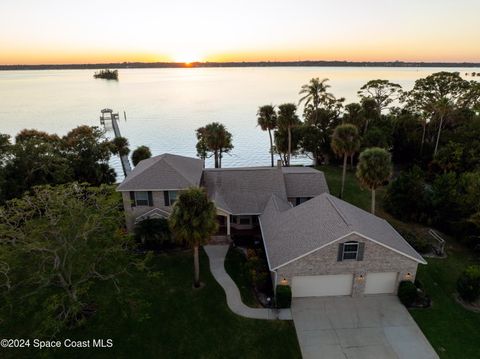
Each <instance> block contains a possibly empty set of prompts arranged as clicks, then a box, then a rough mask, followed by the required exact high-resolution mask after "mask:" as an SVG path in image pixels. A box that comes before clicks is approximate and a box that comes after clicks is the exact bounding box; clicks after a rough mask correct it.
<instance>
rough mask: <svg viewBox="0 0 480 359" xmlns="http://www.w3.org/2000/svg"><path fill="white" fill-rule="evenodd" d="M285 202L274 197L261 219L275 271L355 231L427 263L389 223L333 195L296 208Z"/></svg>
mask: <svg viewBox="0 0 480 359" xmlns="http://www.w3.org/2000/svg"><path fill="white" fill-rule="evenodd" d="M281 201H282V199H280V198H275V197H272V198H271V199H270V200H269V201H268V203H267V205H266V207H265V210H264V212H263V214H262V215H261V216H260V224H261V228H262V234H263V239H264V243H265V249H266V252H267V257H268V261H269V265H270V268H271V269H275V268H277V267H279V266H282V265H284V264H286V263H287V262H290V261H293V260H295V259H297V258H298V257H301V256H303V255H305V254H307V253H310V252H312V251H314V250H316V249H318V248H320V247H323V246H324V245H327V244H329V243H331V242H333V241H335V240H336V239H339V238H340V237H344V236H346V235H348V234H350V233H354V232H355V233H358V234H360V235H363V236H365V237H368V238H370V239H372V240H374V241H376V242H378V243H380V244H381V245H384V246H386V247H388V248H390V249H393V250H395V251H397V252H399V253H401V254H403V255H405V256H407V257H409V258H411V259H413V260H415V261H417V262H420V263H426V262H425V260H424V259H423V258H422V257H421V256H420V255H419V254H418V253H417V252H416V251H415V250H414V249H413V248H412V247H411V246H410V245H409V244H408V243H407V242H406V241H405V239H404V238H403V237H402V236H401V235H400V234H399V233H398V232H397V231H396V230H395V229H394V228H393V227H392V226H391V225H390V224H389V223H388V222H387V221H385V220H384V219H382V218H379V217H376V216H374V215H372V214H371V213H368V212H366V211H364V210H362V209H360V208H358V207H355V206H353V205H351V204H349V203H347V202H345V201H342V200H340V199H338V198H336V197H334V196H332V195H330V194H327V193H324V194H322V195H320V196H317V197H315V198H313V199H311V200H309V201H307V202H305V203H303V204H301V205H299V206H297V207H293V208H288V207H287V206H286V204H285V203H284V204H279V202H281Z"/></svg>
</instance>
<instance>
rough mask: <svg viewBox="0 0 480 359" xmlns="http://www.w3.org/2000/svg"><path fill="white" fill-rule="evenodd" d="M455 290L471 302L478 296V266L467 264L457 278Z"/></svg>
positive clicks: (479, 284)
mask: <svg viewBox="0 0 480 359" xmlns="http://www.w3.org/2000/svg"><path fill="white" fill-rule="evenodd" d="M457 292H458V294H459V295H460V297H461V298H462V299H463V300H465V301H467V302H469V303H471V302H474V301H476V300H477V299H478V297H479V296H480V266H478V265H474V266H469V267H467V269H465V271H464V272H463V273H462V274H461V275H460V278H458V280H457Z"/></svg>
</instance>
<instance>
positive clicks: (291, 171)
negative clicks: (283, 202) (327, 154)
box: [282, 167, 329, 197]
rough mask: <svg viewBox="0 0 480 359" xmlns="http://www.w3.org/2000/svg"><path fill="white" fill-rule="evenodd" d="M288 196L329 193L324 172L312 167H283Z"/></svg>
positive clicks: (311, 195) (312, 195)
mask: <svg viewBox="0 0 480 359" xmlns="http://www.w3.org/2000/svg"><path fill="white" fill-rule="evenodd" d="M282 172H283V174H284V177H285V185H286V187H287V197H316V196H318V195H320V194H322V193H325V192H326V193H329V191H328V185H327V181H326V180H325V175H324V174H323V172H320V171H317V170H316V169H313V168H311V167H283V168H282Z"/></svg>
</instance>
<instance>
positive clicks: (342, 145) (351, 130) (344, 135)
mask: <svg viewBox="0 0 480 359" xmlns="http://www.w3.org/2000/svg"><path fill="white" fill-rule="evenodd" d="M331 146H332V150H333V152H334V153H335V154H336V155H337V156H343V173H342V188H341V190H340V198H343V190H344V188H345V175H346V174H347V158H348V156H353V154H354V153H355V152H357V151H358V149H359V148H360V135H359V134H358V128H357V126H355V125H352V124H349V123H347V124H344V125H339V126H337V128H335V131H334V132H333V136H332V142H331Z"/></svg>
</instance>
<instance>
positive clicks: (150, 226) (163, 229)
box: [134, 218, 173, 249]
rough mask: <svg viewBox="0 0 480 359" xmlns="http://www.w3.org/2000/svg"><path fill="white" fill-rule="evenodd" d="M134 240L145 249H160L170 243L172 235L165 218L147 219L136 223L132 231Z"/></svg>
mask: <svg viewBox="0 0 480 359" xmlns="http://www.w3.org/2000/svg"><path fill="white" fill-rule="evenodd" d="M134 234H135V239H136V240H137V241H138V242H140V243H142V244H143V245H144V246H145V247H146V248H156V249H161V248H162V246H164V245H166V244H170V243H172V242H173V241H172V234H171V232H170V228H169V226H168V220H167V219H165V218H147V219H144V220H143V221H140V222H138V223H137V225H136V226H135V229H134Z"/></svg>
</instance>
